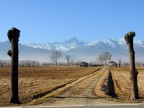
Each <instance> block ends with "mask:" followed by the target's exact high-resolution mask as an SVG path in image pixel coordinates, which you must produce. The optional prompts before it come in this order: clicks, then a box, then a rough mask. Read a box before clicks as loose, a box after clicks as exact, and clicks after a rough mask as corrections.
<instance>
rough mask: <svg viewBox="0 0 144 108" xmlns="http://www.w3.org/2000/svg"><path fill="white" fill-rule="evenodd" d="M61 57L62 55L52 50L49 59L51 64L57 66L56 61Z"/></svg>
mask: <svg viewBox="0 0 144 108" xmlns="http://www.w3.org/2000/svg"><path fill="white" fill-rule="evenodd" d="M61 57H62V53H61V52H59V51H56V50H54V51H52V55H51V57H50V58H51V60H52V62H53V63H55V65H56V66H57V64H58V59H60V58H61Z"/></svg>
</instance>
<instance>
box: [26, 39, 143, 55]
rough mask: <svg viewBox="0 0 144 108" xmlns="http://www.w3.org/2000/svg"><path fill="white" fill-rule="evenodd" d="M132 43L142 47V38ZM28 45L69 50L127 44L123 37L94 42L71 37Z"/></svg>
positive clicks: (119, 46) (113, 46)
mask: <svg viewBox="0 0 144 108" xmlns="http://www.w3.org/2000/svg"><path fill="white" fill-rule="evenodd" d="M134 44H135V45H136V46H138V47H144V40H139V41H134ZM28 46H31V47H33V48H41V49H49V50H58V51H62V52H65V51H69V50H72V49H75V48H79V47H90V46H101V47H109V48H126V49H127V45H126V42H125V39H124V38H119V39H108V40H104V41H94V42H87V43H86V42H83V41H79V40H78V39H77V38H75V37H73V38H71V39H69V40H67V41H64V42H54V43H32V44H29V45H28Z"/></svg>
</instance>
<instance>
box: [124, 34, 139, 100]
mask: <svg viewBox="0 0 144 108" xmlns="http://www.w3.org/2000/svg"><path fill="white" fill-rule="evenodd" d="M134 36H135V32H128V33H127V34H126V35H125V41H126V43H127V45H128V48H129V57H130V81H131V83H130V84H131V100H136V99H139V94H138V83H137V75H138V71H137V70H136V68H135V52H134V47H133V38H134Z"/></svg>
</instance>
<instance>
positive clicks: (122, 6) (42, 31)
mask: <svg viewBox="0 0 144 108" xmlns="http://www.w3.org/2000/svg"><path fill="white" fill-rule="evenodd" d="M12 27H16V28H18V29H20V30H21V37H20V43H23V44H29V43H33V42H37V43H45V42H56V41H64V40H67V39H70V38H72V37H74V36H75V37H76V38H78V39H79V40H83V41H86V42H91V41H96V40H106V39H110V38H112V39H117V38H121V37H123V36H124V35H125V34H126V33H127V32H128V31H131V30H132V31H135V32H136V37H135V39H136V40H143V39H144V38H143V37H144V0H0V42H2V41H6V40H7V31H8V30H9V29H10V28H12Z"/></svg>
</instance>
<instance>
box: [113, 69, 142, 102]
mask: <svg viewBox="0 0 144 108" xmlns="http://www.w3.org/2000/svg"><path fill="white" fill-rule="evenodd" d="M137 70H138V72H139V74H138V86H139V94H140V97H141V99H140V100H138V102H141V101H143V98H144V86H143V85H144V68H142V67H140V68H137ZM111 72H112V75H113V81H114V86H115V92H116V94H117V96H118V98H119V100H120V101H122V102H130V100H129V99H130V73H129V67H121V68H111Z"/></svg>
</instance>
